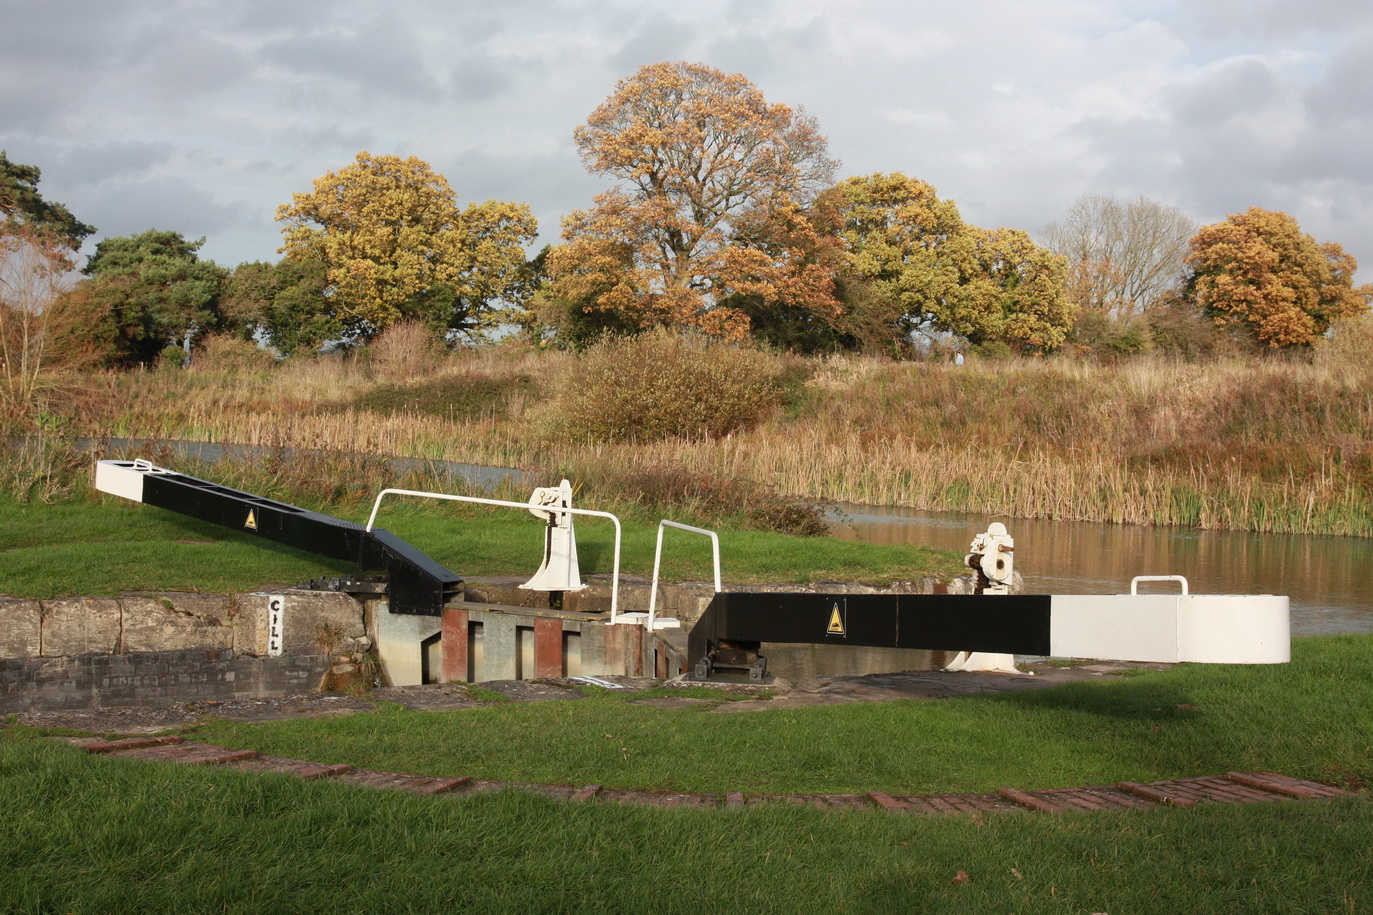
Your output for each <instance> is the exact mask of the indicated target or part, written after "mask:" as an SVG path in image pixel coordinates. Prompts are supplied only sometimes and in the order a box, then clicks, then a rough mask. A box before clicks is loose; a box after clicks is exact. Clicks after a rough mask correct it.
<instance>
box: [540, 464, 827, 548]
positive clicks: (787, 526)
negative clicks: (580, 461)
mask: <svg viewBox="0 0 1373 915" xmlns="http://www.w3.org/2000/svg"><path fill="white" fill-rule="evenodd" d="M573 475H574V476H576V478H577V480H578V483H579V485H581V486H582V487H583V491H584V492H585V493H588V494H595V495H597V496H600V497H606V498H609V499H612V500H622V501H623V502H627V503H629V504H630V505H632V506H635V507H637V508H638V509H640V510H642V511H643V517H644V519H645V520H646V521H649V523H652V519H656V518H661V517H671V518H676V519H678V520H683V518H687V519H691V520H693V521H694V522H696V523H699V524H703V525H706V526H707V527H710V526H720V525H722V524H723V525H731V524H732V525H737V526H739V527H741V528H744V529H748V530H762V531H775V532H777V533H780V534H793V535H796V536H802V537H823V536H825V535H827V534H828V533H829V525H827V524H826V523H825V516H824V513H823V512H822V511H821V508H820V506H819V505H818V504H817V503H815V502H812V501H809V500H804V499H790V498H787V497H786V496H782V495H779V494H778V493H777V491H776V490H775V489H773V488H772V487H771V486H769V485H767V484H764V483H755V482H753V481H751V480H740V479H737V478H734V477H719V476H708V475H706V474H703V473H694V472H692V471H690V470H687V469H686V468H684V467H681V466H679V465H676V464H649V465H642V464H637V463H631V464H630V465H628V466H615V465H614V464H613V463H609V464H608V463H606V462H599V463H597V464H596V465H594V466H586V467H578V468H576V469H575V471H574V474H573ZM548 476H550V477H551V476H553V473H551V472H550V473H549V474H548Z"/></svg>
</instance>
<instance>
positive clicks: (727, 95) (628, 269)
mask: <svg viewBox="0 0 1373 915" xmlns="http://www.w3.org/2000/svg"><path fill="white" fill-rule="evenodd" d="M575 138H576V143H577V147H578V149H579V150H580V151H581V155H582V160H583V161H584V162H585V163H586V166H587V168H588V169H589V170H590V171H592V172H593V173H595V174H600V175H606V176H608V177H612V178H615V179H618V180H619V182H620V184H619V186H618V187H617V188H615V189H614V190H611V191H608V192H606V193H603V194H601V195H599V196H597V197H596V198H595V204H594V206H593V207H592V208H591V209H590V210H579V211H577V212H574V213H572V214H571V215H569V217H568V218H567V220H566V221H565V223H564V228H563V238H564V239H565V240H566V242H567V243H566V244H564V245H561V246H559V247H558V248H555V249H554V250H553V251H552V252H551V254H550V256H549V258H548V268H549V273H550V276H551V278H552V284H551V288H550V293H551V295H552V296H554V297H556V298H557V299H558V300H560V301H561V302H563V303H565V305H566V307H568V308H571V309H579V310H585V311H590V312H595V311H604V312H610V313H613V314H615V315H616V316H617V318H618V319H619V320H623V321H627V322H628V323H630V324H632V325H637V326H641V327H647V326H652V325H695V326H697V327H700V328H702V329H704V330H705V331H706V332H708V333H711V334H715V335H718V336H721V337H725V338H731V339H737V338H740V337H742V336H744V335H745V334H747V333H748V331H749V327H750V320H749V308H757V307H758V303H759V300H762V301H765V302H768V303H780V304H782V305H784V306H786V307H790V308H795V309H799V310H801V311H803V312H806V313H820V314H829V315H833V314H835V313H837V310H838V305H837V302H836V301H835V300H834V298H833V295H832V289H833V283H832V278H831V269H830V267H829V266H828V265H827V264H825V263H824V262H823V258H822V257H819V256H818V255H817V252H818V251H819V249H820V248H822V247H823V245H822V244H821V242H820V240H819V239H818V238H817V237H816V236H815V235H814V231H813V229H812V228H810V226H809V222H808V220H807V219H806V218H805V217H804V214H803V213H802V212H801V209H802V208H803V207H804V206H805V205H806V204H808V203H809V202H810V201H811V200H812V198H813V197H814V196H815V194H816V193H818V191H819V190H820V189H821V188H823V187H825V186H826V185H827V184H828V183H829V181H830V180H831V176H832V174H833V170H834V167H835V166H834V162H833V161H832V160H831V159H830V158H829V156H828V154H827V147H826V143H825V138H824V137H823V136H821V135H820V133H819V131H818V130H817V129H816V125H815V122H814V121H813V120H812V119H811V118H809V117H807V116H806V115H805V114H804V113H803V112H801V111H797V110H793V109H791V108H789V107H787V106H786V105H781V104H773V103H769V102H768V101H767V100H766V99H764V97H763V94H762V92H760V91H759V90H758V88H757V87H756V86H754V85H753V84H752V83H750V82H749V81H748V80H747V79H745V78H744V77H743V76H742V75H740V74H737V73H736V74H727V73H724V72H721V71H720V70H716V69H714V68H712V67H707V66H704V65H702V64H695V63H682V62H668V63H658V64H652V65H649V66H645V67H643V68H642V69H640V70H639V71H638V72H637V73H635V74H634V75H633V76H631V77H628V78H627V79H624V80H621V81H620V82H619V83H618V84H617V85H616V88H615V92H614V93H613V94H612V95H611V96H610V97H609V98H608V99H607V100H606V101H605V102H604V103H603V104H602V105H601V106H600V107H598V108H597V109H596V110H595V111H594V112H592V114H591V116H590V117H589V118H588V119H587V123H586V124H585V125H583V126H582V127H579V128H578V129H577V131H576V134H575ZM745 305H747V306H748V307H743V306H745Z"/></svg>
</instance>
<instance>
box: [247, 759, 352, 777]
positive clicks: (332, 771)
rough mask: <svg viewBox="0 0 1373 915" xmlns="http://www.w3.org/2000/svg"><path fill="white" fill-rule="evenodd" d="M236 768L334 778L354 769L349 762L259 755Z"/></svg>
mask: <svg viewBox="0 0 1373 915" xmlns="http://www.w3.org/2000/svg"><path fill="white" fill-rule="evenodd" d="M234 768H235V769H240V770H242V771H244V772H277V773H281V774H283V775H294V776H296V777H297V778H304V779H317V778H334V777H336V776H339V775H343V774H344V773H345V772H350V771H352V769H353V767H352V766H350V765H348V764H347V763H337V764H335V765H326V764H323V763H317V762H310V761H309V760H304V759H287V758H286V757H284V756H258V757H255V758H252V759H246V760H243V761H241V762H237V763H235V764H234Z"/></svg>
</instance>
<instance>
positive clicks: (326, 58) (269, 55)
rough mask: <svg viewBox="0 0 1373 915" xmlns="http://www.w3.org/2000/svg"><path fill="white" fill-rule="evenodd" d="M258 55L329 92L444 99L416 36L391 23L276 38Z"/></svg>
mask: <svg viewBox="0 0 1373 915" xmlns="http://www.w3.org/2000/svg"><path fill="white" fill-rule="evenodd" d="M258 54H259V58H260V59H261V60H263V61H264V62H268V63H271V64H273V65H274V66H276V67H278V68H280V69H281V70H284V71H286V72H287V73H289V74H291V75H294V76H298V77H304V78H306V79H308V80H314V81H316V83H318V84H322V85H321V86H320V88H322V89H324V90H325V91H326V92H328V93H329V94H335V93H333V92H332V91H331V84H333V83H335V82H341V83H344V84H346V85H348V86H349V87H350V90H349V91H356V90H357V89H359V88H361V89H362V90H364V91H371V92H376V93H377V94H378V95H382V96H387V95H389V96H402V97H406V98H418V99H427V100H434V99H437V98H438V97H439V95H440V87H439V85H438V83H437V82H436V81H435V80H434V78H433V77H432V76H430V75H429V74H428V73H427V72H426V71H425V60H424V55H423V53H422V49H421V48H420V46H419V45H418V43H417V42H416V41H415V37H414V35H413V34H411V33H410V32H407V31H404V30H401V29H399V28H396V27H395V26H394V25H393V24H392V23H390V22H387V21H382V20H378V21H375V22H373V23H369V24H365V25H363V26H361V27H358V28H337V27H335V28H330V29H324V30H317V31H311V32H308V33H303V34H297V35H292V36H289V37H284V38H275V39H273V40H271V41H268V42H267V43H266V44H264V45H263V47H262V49H261V50H260V51H259V52H258Z"/></svg>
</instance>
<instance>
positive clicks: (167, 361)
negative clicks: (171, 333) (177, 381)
mask: <svg viewBox="0 0 1373 915" xmlns="http://www.w3.org/2000/svg"><path fill="white" fill-rule="evenodd" d="M185 364H186V351H185V350H184V349H182V348H181V344H180V343H169V344H167V345H166V346H164V347H163V348H162V352H161V353H159V354H158V356H157V367H158V368H160V369H179V368H181V367H183V366H184V365H185Z"/></svg>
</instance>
